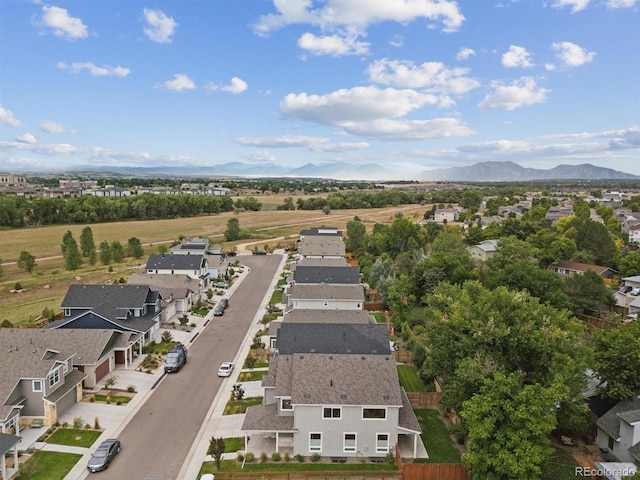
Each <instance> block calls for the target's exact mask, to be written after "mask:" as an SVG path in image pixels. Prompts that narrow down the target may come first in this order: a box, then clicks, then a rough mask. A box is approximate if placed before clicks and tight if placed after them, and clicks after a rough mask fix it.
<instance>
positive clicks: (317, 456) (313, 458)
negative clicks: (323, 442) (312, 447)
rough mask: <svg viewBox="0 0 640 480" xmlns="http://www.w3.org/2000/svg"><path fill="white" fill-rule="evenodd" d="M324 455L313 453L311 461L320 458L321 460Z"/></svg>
mask: <svg viewBox="0 0 640 480" xmlns="http://www.w3.org/2000/svg"><path fill="white" fill-rule="evenodd" d="M321 458H322V457H321V456H320V454H319V453H317V452H316V453H314V454H313V455H311V461H312V462H317V461H318V460H320V459H321Z"/></svg>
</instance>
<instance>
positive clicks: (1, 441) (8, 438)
mask: <svg viewBox="0 0 640 480" xmlns="http://www.w3.org/2000/svg"><path fill="white" fill-rule="evenodd" d="M21 441H22V437H19V436H18V435H9V434H7V433H2V432H0V478H11V477H12V476H13V472H11V473H9V472H10V471H9V469H8V468H7V458H9V456H11V455H13V470H14V472H15V471H18V468H19V466H20V463H19V457H18V446H17V445H18V443H20V442H21ZM12 452H13V453H12Z"/></svg>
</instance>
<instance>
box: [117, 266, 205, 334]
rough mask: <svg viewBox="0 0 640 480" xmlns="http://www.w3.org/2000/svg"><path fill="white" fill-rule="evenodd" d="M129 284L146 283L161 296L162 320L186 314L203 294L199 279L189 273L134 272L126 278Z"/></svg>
mask: <svg viewBox="0 0 640 480" xmlns="http://www.w3.org/2000/svg"><path fill="white" fill-rule="evenodd" d="M127 283H128V284H129V285H148V286H149V287H151V290H154V291H157V292H159V293H160V296H161V297H162V300H161V307H162V314H161V316H160V320H161V321H163V322H166V321H168V320H169V319H171V318H173V317H175V316H176V315H178V316H181V315H184V314H187V313H188V312H189V311H190V310H191V307H192V306H193V305H194V304H195V303H196V302H197V301H198V300H199V299H201V298H202V296H203V295H204V294H205V292H204V290H203V289H202V283H201V281H200V280H199V279H195V278H192V277H190V276H189V275H184V274H178V275H162V274H148V273H134V274H133V275H131V276H130V277H129V280H127Z"/></svg>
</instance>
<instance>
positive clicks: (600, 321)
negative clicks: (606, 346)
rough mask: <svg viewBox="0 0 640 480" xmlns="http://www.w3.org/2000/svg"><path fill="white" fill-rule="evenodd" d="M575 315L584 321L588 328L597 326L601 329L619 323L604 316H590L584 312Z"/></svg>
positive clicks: (615, 325)
mask: <svg viewBox="0 0 640 480" xmlns="http://www.w3.org/2000/svg"><path fill="white" fill-rule="evenodd" d="M576 317H578V318H579V319H580V320H582V321H583V322H585V323H586V324H587V325H588V326H589V328H597V329H600V330H601V329H603V328H612V327H613V328H615V327H617V326H618V325H619V323H617V322H614V321H612V320H607V319H606V318H598V317H591V316H589V315H584V314H579V315H576Z"/></svg>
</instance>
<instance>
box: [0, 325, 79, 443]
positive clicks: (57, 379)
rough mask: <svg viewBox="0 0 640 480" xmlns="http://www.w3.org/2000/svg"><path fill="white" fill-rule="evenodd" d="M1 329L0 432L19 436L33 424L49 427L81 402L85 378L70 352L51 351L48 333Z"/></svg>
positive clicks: (73, 353)
mask: <svg viewBox="0 0 640 480" xmlns="http://www.w3.org/2000/svg"><path fill="white" fill-rule="evenodd" d="M30 330H31V329H3V331H2V335H0V365H2V368H1V369H0V431H2V432H4V433H10V434H13V433H16V434H19V431H20V427H21V426H22V425H24V424H30V423H31V422H32V421H33V420H36V419H38V420H42V421H43V424H44V425H52V424H54V423H55V422H57V421H58V417H59V416H60V415H61V414H62V413H64V412H65V411H67V409H68V408H69V407H71V406H72V405H74V404H75V403H77V402H78V401H79V400H80V399H81V398H82V381H83V380H84V379H85V378H86V376H87V375H86V374H85V373H82V372H80V371H79V370H76V369H74V368H73V358H74V357H75V356H76V355H77V353H76V352H75V351H72V350H62V349H59V348H56V347H53V346H52V345H51V344H50V342H49V341H48V337H49V334H48V333H47V331H46V330H45V331H42V330H33V331H30Z"/></svg>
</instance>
